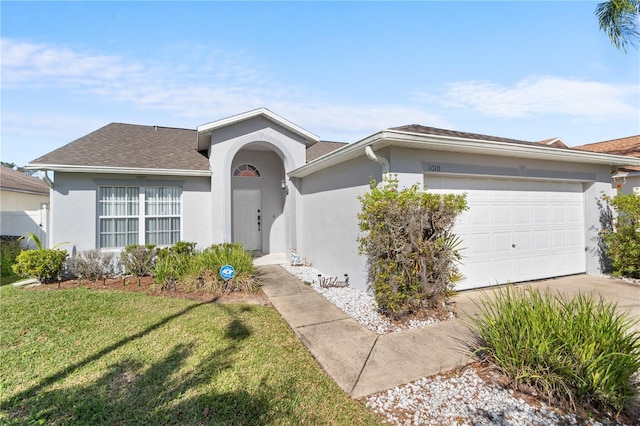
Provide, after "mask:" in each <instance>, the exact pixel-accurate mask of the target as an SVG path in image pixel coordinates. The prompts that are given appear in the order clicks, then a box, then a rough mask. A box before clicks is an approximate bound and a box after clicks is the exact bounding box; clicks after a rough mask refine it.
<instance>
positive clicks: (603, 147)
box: [575, 135, 640, 172]
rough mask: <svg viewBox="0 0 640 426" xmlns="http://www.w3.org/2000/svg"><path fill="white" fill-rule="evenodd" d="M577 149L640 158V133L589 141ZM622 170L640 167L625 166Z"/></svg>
mask: <svg viewBox="0 0 640 426" xmlns="http://www.w3.org/2000/svg"><path fill="white" fill-rule="evenodd" d="M575 149H579V150H582V151H591V152H601V153H606V154H615V155H626V156H628V157H638V158H640V135H636V136H629V137H626V138H619V139H612V140H609V141H603V142H596V143H589V144H586V145H580V146H576V147H575ZM620 170H625V171H632V172H640V167H633V166H630V167H623V168H621V169H620Z"/></svg>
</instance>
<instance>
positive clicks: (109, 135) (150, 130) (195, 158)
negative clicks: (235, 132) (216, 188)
mask: <svg viewBox="0 0 640 426" xmlns="http://www.w3.org/2000/svg"><path fill="white" fill-rule="evenodd" d="M28 168H29V169H42V170H58V171H83V172H101V171H102V172H105V173H140V174H170V175H171V174H173V175H178V174H179V175H209V174H210V171H209V160H208V159H207V157H206V156H205V155H203V154H201V153H199V152H198V151H196V132H195V130H189V129H176V128H171V127H160V126H141V125H135V124H122V123H111V124H108V125H106V126H104V127H102V128H100V129H98V130H96V131H94V132H92V133H89V134H88V135H86V136H83V137H81V138H80V139H76V140H75V141H73V142H71V143H68V144H67V145H64V146H63V147H61V148H58V149H56V150H55V151H52V152H50V153H48V154H46V155H43V156H42V157H39V158H36V159H35V160H33V161H31V162H30V163H29V165H28Z"/></svg>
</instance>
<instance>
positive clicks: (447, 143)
mask: <svg viewBox="0 0 640 426" xmlns="http://www.w3.org/2000/svg"><path fill="white" fill-rule="evenodd" d="M366 146H371V147H372V148H373V149H381V148H386V147H389V146H400V147H406V148H414V149H425V150H433V151H450V152H461V153H468V154H477V155H494V156H501V157H516V158H529V159H538V160H545V161H558V162H560V161H561V162H570V163H584V164H599V165H607V166H612V167H613V166H636V165H640V158H632V157H624V156H619V155H610V154H599V153H593V152H588V151H580V150H573V149H563V148H551V147H547V146H542V145H534V144H531V145H525V144H523V145H519V144H514V143H508V142H498V141H489V140H476V139H464V138H456V137H452V136H441V135H427V134H421V133H411V132H401V131H396V130H383V131H381V132H378V133H376V134H374V135H371V136H369V137H368V138H365V139H362V140H360V141H358V142H355V143H353V144H351V145H347V146H346V147H344V148H340V149H338V150H336V151H334V152H331V153H329V154H327V155H324V156H322V157H319V158H317V159H315V160H314V161H312V162H309V163H307V164H306V165H304V166H302V167H299V168H297V169H295V170H292V171H291V172H290V173H289V176H291V177H305V176H308V175H310V174H312V173H315V172H317V171H320V170H322V169H324V168H326V167H330V166H332V165H335V164H338V163H341V162H343V161H347V160H350V159H352V158H355V157H358V156H362V155H365V153H364V148H365V147H366Z"/></svg>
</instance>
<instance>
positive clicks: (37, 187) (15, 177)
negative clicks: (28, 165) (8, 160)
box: [0, 167, 49, 196]
mask: <svg viewBox="0 0 640 426" xmlns="http://www.w3.org/2000/svg"><path fill="white" fill-rule="evenodd" d="M0 190H3V191H13V192H23V193H25V194H36V195H47V196H48V195H49V187H48V186H47V184H46V183H44V182H43V181H42V179H38V178H37V177H34V176H28V175H25V174H24V173H22V172H19V171H17V170H13V169H10V168H8V167H0Z"/></svg>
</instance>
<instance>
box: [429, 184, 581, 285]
mask: <svg viewBox="0 0 640 426" xmlns="http://www.w3.org/2000/svg"><path fill="white" fill-rule="evenodd" d="M425 183H426V185H427V191H429V192H438V193H447V192H450V193H467V201H468V204H469V210H468V211H466V212H464V213H463V214H462V215H460V217H459V218H458V220H457V221H456V225H455V226H454V230H453V231H454V233H456V234H457V235H459V236H460V237H461V239H462V240H463V243H462V247H463V249H462V250H461V254H462V255H463V259H462V265H461V267H460V271H461V272H462V273H463V274H464V276H465V279H463V280H462V281H461V282H460V283H459V284H458V285H457V288H458V289H459V290H464V289H470V288H477V287H485V286H490V285H496V284H505V283H510V282H511V283H513V282H521V281H529V280H537V279H542V278H551V277H557V276H562V275H570V274H576V273H583V272H585V269H586V259H585V229H584V202H583V191H582V184H581V183H574V182H552V181H529V180H524V179H522V180H519V179H518V180H516V179H513V180H511V179H485V178H461V177H453V176H450V177H434V176H431V175H427V176H426V178H425Z"/></svg>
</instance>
